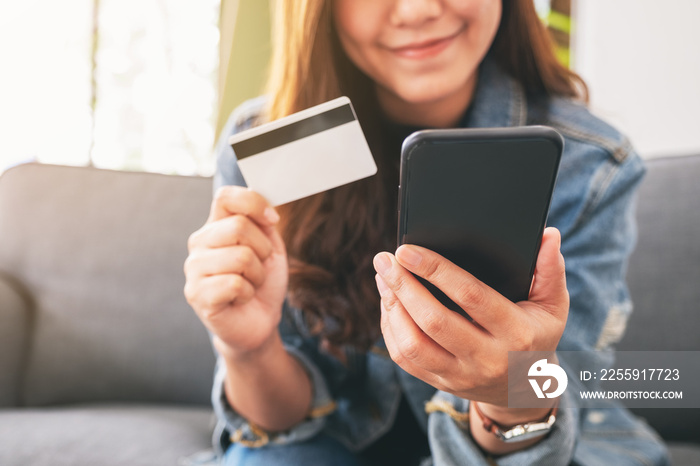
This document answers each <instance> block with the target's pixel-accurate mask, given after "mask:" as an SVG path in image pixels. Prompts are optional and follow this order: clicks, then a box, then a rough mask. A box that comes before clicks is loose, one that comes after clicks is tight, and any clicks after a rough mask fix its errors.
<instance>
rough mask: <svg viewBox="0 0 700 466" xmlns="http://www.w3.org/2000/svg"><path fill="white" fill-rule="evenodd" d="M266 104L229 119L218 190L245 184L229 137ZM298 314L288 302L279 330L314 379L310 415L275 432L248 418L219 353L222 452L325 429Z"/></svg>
mask: <svg viewBox="0 0 700 466" xmlns="http://www.w3.org/2000/svg"><path fill="white" fill-rule="evenodd" d="M263 104H264V100H263V99H261V98H258V99H254V100H251V101H248V102H246V103H245V104H243V105H242V106H240V107H238V108H237V109H236V111H235V112H234V113H233V114H232V115H231V117H230V118H229V121H228V122H227V123H226V126H225V128H224V131H223V132H222V137H221V138H220V139H219V141H218V143H217V146H216V157H217V159H216V162H217V170H216V174H215V175H214V189H215V190H216V189H218V188H220V187H221V186H225V185H238V186H245V185H246V184H245V180H244V179H243V176H242V175H241V172H240V170H239V169H238V166H237V164H236V157H235V155H234V153H233V150H232V149H231V147H230V145H229V144H228V137H229V136H230V135H232V134H235V133H237V132H240V131H242V130H245V129H248V128H249V127H251V126H252V125H253V124H254V119H255V118H256V117H257V115H259V114H260V110H261V107H262V105H263ZM299 318H300V316H299V313H298V311H296V310H295V309H292V308H290V307H289V306H288V305H287V303H286V302H285V304H284V308H283V318H282V322H281V323H280V326H279V330H280V333H281V336H282V341H283V343H284V346H285V349H286V350H287V352H288V353H289V354H291V355H292V356H294V357H295V358H296V359H297V361H299V362H300V363H301V365H302V367H303V368H304V369H305V370H306V372H307V374H308V375H309V379H310V380H311V385H312V390H313V398H312V403H311V410H310V412H309V414H308V416H307V418H306V419H305V420H304V421H302V422H301V423H300V424H298V425H297V426H295V427H293V428H292V429H290V430H288V431H285V432H279V433H275V434H274V435H270V434H268V433H266V432H264V431H262V430H261V429H259V428H258V427H257V426H255V425H253V424H252V423H250V422H248V421H247V420H246V419H244V418H243V417H242V416H240V415H239V414H238V413H237V412H236V411H235V410H234V409H233V408H232V407H231V406H230V405H229V403H228V401H227V399H226V396H225V393H224V389H223V383H224V379H225V376H226V369H225V366H224V364H223V363H222V361H221V358H220V357H219V358H218V360H217V364H216V370H215V374H214V384H213V389H212V404H213V407H214V412H215V414H216V417H217V421H218V422H217V428H216V430H215V432H214V443H215V445H217V446H218V447H219V448H220V449H221V450H220V453H221V452H223V450H224V449H225V448H226V447H227V446H228V444H230V443H231V441H232V440H235V441H238V442H242V443H245V444H246V445H250V446H262V445H264V444H266V443H276V444H284V443H290V442H298V441H302V440H305V439H308V438H310V437H312V436H314V435H316V434H317V433H318V432H320V431H321V430H322V429H323V426H324V424H325V416H326V415H327V414H329V413H330V412H331V411H332V410H333V406H334V405H333V400H332V399H331V396H330V394H329V390H328V388H327V384H326V382H325V380H324V377H323V375H322V372H321V371H320V370H319V368H318V367H317V365H316V363H315V362H314V361H313V360H312V359H311V358H310V357H309V356H308V351H306V350H305V348H304V346H305V345H308V342H307V340H306V339H304V338H302V337H301V336H300V335H299V333H298V331H297V328H299V326H298V322H297V321H298V319H299Z"/></svg>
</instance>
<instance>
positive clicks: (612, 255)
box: [429, 117, 666, 466]
mask: <svg viewBox="0 0 700 466" xmlns="http://www.w3.org/2000/svg"><path fill="white" fill-rule="evenodd" d="M570 120H573V121H575V120H576V118H567V119H566V121H567V122H568V121H570ZM585 123H586V124H584V125H581V126H580V127H572V126H571V125H570V124H569V123H567V124H566V125H565V126H564V125H561V124H559V121H557V120H550V121H548V122H547V124H549V125H550V126H553V127H555V128H556V129H558V130H559V131H560V132H561V133H562V134H563V135H564V137H565V146H566V149H565V154H564V157H563V160H562V166H561V168H560V175H559V179H558V181H557V187H556V190H555V194H554V198H553V200H552V206H551V209H550V215H549V221H548V223H549V225H551V226H555V227H557V228H558V229H559V230H560V231H561V233H562V253H563V255H564V258H565V261H566V278H567V288H568V290H569V293H570V298H571V304H570V309H569V317H568V321H567V325H566V329H565V331H564V334H563V336H562V339H561V341H560V344H559V347H558V349H559V350H560V351H563V350H568V351H584V350H590V354H591V357H593V358H600V360H599V361H597V363H598V364H610V363H611V362H612V358H613V353H612V351H610V348H611V346H612V345H614V344H615V343H616V342H617V341H618V340H619V339H620V338H621V336H622V334H623V332H624V327H625V323H626V321H627V318H628V317H629V315H630V312H631V309H632V306H631V301H630V297H629V293H628V290H627V287H626V284H625V273H626V267H627V260H628V257H629V255H630V253H631V251H632V248H633V245H634V242H635V237H636V230H635V221H634V196H635V192H636V189H637V186H638V184H639V182H640V181H641V179H642V177H643V174H644V167H643V164H642V161H641V159H640V158H639V157H638V156H637V155H636V154H635V153H634V151H633V150H632V149H631V147H630V145H629V143H628V142H627V141H626V140H625V139H624V138H623V137H622V136H621V135H619V133H617V132H615V131H614V130H612V128H610V127H608V126H607V125H604V124H603V123H602V122H600V121H599V120H597V119H593V118H592V117H591V118H590V119H589V120H588V121H586V122H585ZM595 125H604V126H602V127H600V128H596V127H595ZM593 350H595V351H593ZM561 365H562V366H563V367H564V368H565V369H566V370H567V372H569V380H570V384H571V385H572V387H573V385H574V384H575V383H576V382H575V381H576V377H574V376H573V375H574V374H576V373H577V370H578V369H577V368H576V367H573V366H572V365H569V364H567V361H561ZM601 367H602V366H601ZM572 381H573V384H572ZM570 393H571V390H567V392H565V393H564V395H563V396H562V398H561V400H560V409H559V412H558V415H557V420H556V422H555V424H554V425H553V428H552V430H551V431H550V433H549V434H548V436H547V437H546V438H544V439H543V440H541V441H540V442H538V443H537V444H535V445H534V446H532V447H530V448H526V449H523V450H520V451H517V452H514V453H511V454H508V455H503V456H499V457H496V458H489V459H488V460H487V457H486V455H484V453H483V452H482V450H480V448H479V447H478V446H477V445H476V444H475V442H474V441H473V440H472V438H471V437H470V435H469V434H468V430H469V428H468V426H464V425H460V424H459V422H457V421H455V417H457V416H454V415H453V416H449V415H448V414H446V413H445V412H441V411H437V412H434V413H433V414H431V415H430V417H429V436H430V441H431V449H432V453H433V464H435V465H436V466H437V465H440V466H446V465H457V464H479V465H481V464H483V465H486V464H494V463H495V464H499V465H503V466H506V465H524V464H556V465H567V464H625V465H627V464H666V460H665V454H666V453H665V451H664V447H663V446H662V445H661V443H660V441H659V439H658V437H657V436H656V434H655V433H654V432H653V431H651V430H650V429H649V428H648V427H646V426H645V425H644V424H642V423H640V422H639V421H637V420H636V419H634V418H633V417H632V416H630V415H629V413H628V412H627V411H626V410H624V408H621V407H620V406H618V405H613V404H611V406H610V409H606V410H604V411H605V413H604V414H603V413H601V412H600V410H598V411H597V412H595V413H594V414H595V415H594V416H591V419H593V420H594V421H595V422H591V421H590V419H589V414H590V413H589V410H588V409H587V408H586V406H582V405H581V403H580V402H578V401H577V400H576V399H575V398H574V397H573V396H571V395H570ZM432 401H433V402H437V403H438V404H440V403H443V404H444V403H447V405H448V406H451V407H452V408H454V410H456V411H457V412H458V413H459V412H461V413H466V412H467V410H468V405H469V402H468V401H467V400H463V399H460V398H458V397H456V396H454V395H450V394H448V393H445V392H438V393H437V394H436V395H435V397H434V398H433V400H432ZM601 420H602V421H601ZM611 433H614V435H611ZM633 459H636V460H633Z"/></svg>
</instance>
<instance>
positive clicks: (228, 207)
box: [184, 186, 288, 358]
mask: <svg viewBox="0 0 700 466" xmlns="http://www.w3.org/2000/svg"><path fill="white" fill-rule="evenodd" d="M278 221H279V216H278V215H277V212H275V210H274V209H273V208H272V207H271V206H270V205H269V204H268V202H267V201H266V200H265V199H264V198H263V197H262V196H261V195H259V194H258V193H256V192H254V191H251V190H249V189H248V188H243V187H239V186H225V187H222V188H220V189H219V190H218V191H217V193H216V195H215V196H214V200H213V202H212V206H211V212H210V214H209V218H208V219H207V222H206V223H205V224H204V226H203V227H202V228H200V229H199V230H197V231H196V232H194V233H193V234H192V235H191V236H190V238H189V241H188V249H189V256H188V257H187V260H186V261H185V267H184V269H185V277H186V284H185V297H186V299H187V301H188V302H189V303H190V305H191V306H192V308H193V309H194V310H195V312H196V313H197V316H198V317H199V319H200V320H201V321H202V322H203V323H204V325H205V326H206V327H207V329H208V330H209V331H210V332H211V333H213V334H214V346H215V347H216V349H217V351H219V353H220V354H222V355H224V356H229V357H232V358H236V357H241V356H246V355H247V354H251V353H254V352H256V351H257V350H260V349H262V348H263V347H265V345H266V343H269V342H271V341H272V340H273V339H274V338H275V337H276V336H277V325H278V324H279V321H280V319H281V316H282V304H283V302H284V298H285V296H286V293H287V283H288V266H287V253H286V249H285V246H284V242H283V241H282V238H281V236H280V234H279V232H278V231H277V229H276V224H277V222H278Z"/></svg>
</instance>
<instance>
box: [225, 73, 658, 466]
mask: <svg viewBox="0 0 700 466" xmlns="http://www.w3.org/2000/svg"><path fill="white" fill-rule="evenodd" d="M263 105H264V99H263V98H258V99H254V100H252V101H249V102H247V103H245V104H243V105H242V106H241V107H239V108H238V109H237V110H236V111H235V112H234V113H233V114H232V116H231V118H230V119H229V122H228V124H227V127H226V128H225V131H224V133H223V135H222V138H221V140H220V141H219V144H218V147H217V167H218V169H217V173H216V175H215V182H214V184H215V188H218V187H219V186H222V185H229V184H236V185H245V182H244V180H243V178H242V176H241V174H240V172H239V170H238V168H237V165H236V158H235V156H234V154H233V151H232V149H231V147H230V146H229V145H228V144H227V139H228V136H229V135H230V134H233V133H236V132H238V131H241V130H244V129H247V128H249V127H250V126H251V125H253V124H254V123H255V119H256V117H257V116H258V115H259V114H260V111H261V109H262V106H263ZM534 124H539V125H547V126H551V127H553V128H555V129H556V130H557V131H559V132H560V133H561V134H562V135H563V136H564V140H565V150H564V154H563V157H562V160H561V165H560V171H559V176H558V180H557V185H556V188H555V191H554V195H553V199H552V203H551V207H550V213H549V220H548V223H549V225H550V226H554V227H557V228H558V229H559V230H560V232H561V234H562V247H561V248H562V253H563V255H564V258H565V260H566V280H567V287H568V290H569V293H570V298H571V307H570V311H569V318H568V322H567V324H566V329H565V331H564V334H563V336H562V339H561V342H560V344H559V347H558V349H559V350H562V351H563V350H569V351H581V350H591V351H592V354H594V356H593V357H599V358H601V361H600V363H606V362H607V363H610V362H611V361H612V348H611V347H612V345H614V344H615V343H616V342H617V341H618V340H619V339H620V337H621V336H622V334H623V332H624V328H625V324H626V321H627V319H628V318H629V316H630V312H631V310H632V304H631V301H630V297H629V294H628V290H627V287H626V284H625V269H626V266H627V260H628V257H629V255H630V252H631V250H632V247H633V245H634V242H635V233H636V232H635V222H634V218H633V201H634V193H635V191H636V188H637V186H638V184H639V182H640V180H641V179H642V176H643V174H644V168H643V165H642V161H641V159H640V158H639V157H638V155H637V154H636V153H635V152H634V151H633V149H632V147H631V145H630V143H629V141H628V140H627V139H626V138H625V137H623V136H622V135H621V134H620V133H619V132H617V131H616V130H615V129H613V128H612V127H610V126H609V125H607V124H606V123H604V122H602V121H601V120H599V119H597V118H596V117H594V116H592V115H591V114H590V113H589V112H588V110H587V109H586V108H585V107H584V106H582V105H580V104H578V103H575V102H573V101H571V100H570V99H564V98H545V97H539V98H537V97H531V96H529V95H526V94H525V92H524V90H523V88H522V87H521V85H520V84H519V83H518V82H517V81H515V80H514V79H512V78H511V77H509V76H508V75H506V74H505V73H504V72H502V71H501V70H500V69H499V67H498V66H497V65H496V64H495V63H493V62H491V61H489V60H486V61H485V62H484V63H483V64H482V65H481V67H480V71H479V78H478V84H477V89H476V91H475V95H474V99H473V101H472V104H471V108H470V111H469V112H468V113H467V114H466V116H465V121H463V122H462V125H463V126H464V127H505V126H522V125H534ZM280 332H281V334H282V338H283V341H284V343H285V346H286V348H287V351H288V352H289V353H290V354H292V355H293V356H295V357H296V358H297V359H298V360H299V361H300V362H301V364H302V365H303V367H304V368H305V369H306V371H307V373H308V374H309V376H310V378H311V381H312V385H313V401H312V410H311V412H310V413H309V416H308V417H307V419H306V420H304V421H303V422H301V423H300V424H299V425H297V426H295V427H294V428H292V429H290V430H289V431H287V432H283V433H279V434H276V435H274V436H270V437H268V436H267V434H265V433H262V432H260V430H259V429H257V428H256V427H255V426H252V425H250V424H249V423H248V422H247V421H246V420H245V419H243V418H242V417H241V416H239V415H238V414H237V413H236V412H235V411H234V410H233V409H232V408H231V407H230V406H229V405H228V403H227V401H226V398H225V396H224V392H223V380H224V376H225V374H224V371H225V369H224V365H223V364H220V363H219V364H217V370H216V374H215V377H214V388H213V393H212V401H213V405H214V409H215V412H216V414H217V417H218V421H219V423H218V427H217V431H216V433H215V439H214V440H215V444H216V446H217V447H220V448H226V446H227V445H228V444H229V443H230V441H231V439H233V440H234V441H242V442H248V444H250V445H253V446H257V445H262V444H264V443H266V442H273V443H277V444H284V443H288V442H297V441H301V440H304V439H308V438H310V437H312V436H314V435H316V434H318V433H319V432H324V433H325V434H327V435H329V436H331V437H334V438H335V439H337V440H339V441H340V442H341V443H343V444H344V445H345V446H346V447H348V448H349V449H350V450H352V451H359V450H362V449H363V448H365V447H366V446H368V445H369V444H371V443H372V442H374V441H375V440H377V439H378V438H379V437H381V436H382V435H383V434H384V433H385V432H387V431H388V430H389V429H390V428H391V426H392V424H393V419H394V417H395V415H396V412H397V409H398V406H399V401H400V398H401V394H402V393H403V394H404V396H405V397H406V399H407V401H408V403H409V405H410V407H411V409H412V411H413V413H414V414H415V416H416V418H417V419H418V422H419V424H420V426H421V427H422V428H423V429H424V430H425V432H426V433H427V435H428V440H429V443H430V448H431V453H432V464H434V465H436V466H448V465H450V466H451V465H465V464H470V465H487V464H489V462H491V464H493V462H495V463H496V464H499V465H504V466H505V465H526V464H554V465H566V464H577V465H595V464H616V465H617V466H624V465H639V464H644V465H657V464H659V465H661V464H667V463H668V459H667V453H666V450H665V447H664V446H663V444H662V442H661V440H660V439H659V437H658V436H657V435H656V433H654V432H653V431H652V430H651V429H650V428H649V427H648V426H646V424H644V423H643V422H641V421H639V420H637V419H636V418H635V417H634V416H633V415H632V414H631V413H629V412H628V411H627V410H626V409H624V408H623V407H621V406H619V405H616V404H612V403H611V404H610V407H609V409H600V408H598V409H590V408H587V407H586V406H583V405H580V402H577V401H575V400H574V399H573V398H572V397H570V396H567V395H566V393H565V394H564V395H563V397H562V399H561V400H560V409H559V412H558V415H557V420H556V422H555V423H554V425H553V428H552V430H551V431H550V433H549V434H548V436H547V437H546V438H544V439H543V440H541V441H540V442H538V443H537V444H536V445H534V446H532V447H530V448H527V449H523V450H521V451H518V452H515V453H511V454H508V455H504V456H500V457H497V458H488V457H487V456H486V455H485V454H484V453H483V452H482V451H481V450H480V449H479V447H478V446H477V445H476V443H475V442H474V441H473V440H472V438H471V436H470V434H469V429H468V427H467V426H465V425H463V424H461V423H460V420H459V419H460V417H459V413H465V412H466V411H467V409H468V406H469V401H468V400H465V399H461V398H458V397H456V396H454V395H451V394H449V393H446V392H442V391H438V390H436V389H435V388H433V387H431V386H430V385H428V384H426V383H425V382H423V381H421V380H419V379H417V378H415V377H413V376H411V375H409V374H408V373H406V372H404V371H403V370H402V369H401V368H400V367H399V366H398V365H396V364H395V363H394V362H393V361H392V360H391V359H390V358H389V356H388V352H387V351H386V348H385V347H384V345H383V342H382V341H380V342H378V343H377V345H376V346H375V347H374V348H373V349H372V351H369V352H367V353H360V352H356V351H352V350H351V349H350V350H348V352H347V356H348V357H347V362H346V364H341V363H340V362H339V361H338V360H337V359H336V358H334V357H333V356H331V355H329V354H327V353H325V352H324V351H322V350H321V349H320V347H319V341H318V340H317V339H316V338H314V337H313V336H311V335H309V333H308V331H307V329H306V327H305V325H304V319H303V317H302V314H301V312H300V311H299V310H298V309H293V308H291V307H289V306H288V305H286V304H285V307H284V310H283V318H282V322H281V324H280ZM593 350H597V351H595V352H593ZM562 366H563V367H565V368H566V369H567V370H568V371H571V373H575V372H574V371H576V370H577V369H576V368H575V367H571V366H567V365H566V361H562ZM569 379H570V381H571V382H570V383H576V382H575V381H576V378H575V377H573V376H572V377H569ZM429 401H432V402H433V403H430V404H431V405H432V406H442V407H443V409H438V410H430V411H431V413H430V414H427V413H426V403H427V402H429ZM444 407H447V408H444Z"/></svg>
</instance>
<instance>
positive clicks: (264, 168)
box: [229, 97, 377, 206]
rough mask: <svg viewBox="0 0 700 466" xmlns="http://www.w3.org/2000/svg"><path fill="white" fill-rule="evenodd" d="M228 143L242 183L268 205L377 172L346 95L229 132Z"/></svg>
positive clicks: (275, 204)
mask: <svg viewBox="0 0 700 466" xmlns="http://www.w3.org/2000/svg"><path fill="white" fill-rule="evenodd" d="M229 144H231V147H232V148H233V152H234V154H235V155H236V158H237V159H238V167H239V168H240V170H241V173H242V174H243V178H244V179H245V181H246V184H247V185H248V187H249V188H250V189H252V190H254V191H257V192H258V193H260V194H261V195H263V196H264V197H265V198H266V199H267V200H268V202H270V204H272V205H273V206H277V205H281V204H286V203H287V202H291V201H296V200H297V199H301V198H303V197H306V196H311V195H312V194H316V193H320V192H322V191H327V190H329V189H332V188H336V187H338V186H342V185H344V184H348V183H351V182H353V181H357V180H360V179H362V178H366V177H368V176H372V175H374V174H375V173H376V172H377V166H376V164H375V163H374V158H373V157H372V153H371V152H370V150H369V146H368V145H367V140H366V139H365V135H364V133H363V132H362V129H361V128H360V123H359V122H358V121H357V116H356V115H355V111H354V110H353V108H352V105H351V104H350V99H348V98H347V97H340V98H338V99H334V100H331V101H330V102H326V103H323V104H321V105H317V106H315V107H311V108H309V109H306V110H303V111H301V112H298V113H295V114H293V115H289V116H287V117H284V118H280V119H279V120H275V121H272V122H270V123H266V124H264V125H261V126H257V127H255V128H252V129H249V130H247V131H243V132H241V133H238V134H235V135H233V136H231V138H230V139H229Z"/></svg>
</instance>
